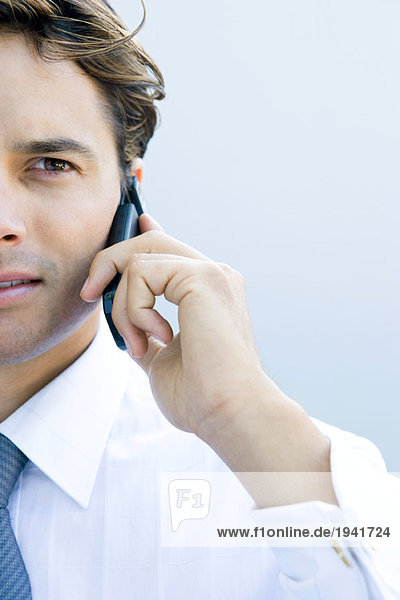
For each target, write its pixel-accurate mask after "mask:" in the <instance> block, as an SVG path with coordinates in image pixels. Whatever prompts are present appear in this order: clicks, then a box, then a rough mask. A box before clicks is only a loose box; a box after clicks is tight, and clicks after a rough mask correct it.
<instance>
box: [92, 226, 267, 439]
mask: <svg viewBox="0 0 400 600" xmlns="http://www.w3.org/2000/svg"><path fill="white" fill-rule="evenodd" d="M139 224H140V231H141V235H139V236H137V237H135V238H132V239H129V240H126V241H124V242H120V243H119V244H115V245H114V246H112V247H109V248H106V249H104V250H102V251H101V252H99V253H98V254H97V255H96V257H95V258H94V260H93V262H92V265H91V267H90V272H89V278H90V282H89V286H88V287H87V288H86V289H85V292H84V293H82V294H81V296H82V299H83V300H87V301H90V300H94V299H97V298H98V297H99V296H100V294H102V292H103V290H104V288H105V287H106V285H107V284H108V283H109V282H110V281H111V280H112V279H113V277H114V276H115V275H116V273H117V272H119V273H122V277H121V281H120V284H119V286H118V288H117V291H116V294H115V299H114V303H113V309H112V313H111V316H112V319H113V322H114V324H115V326H116V328H117V329H118V331H119V332H120V334H121V335H122V337H123V338H124V340H125V342H126V346H127V348H130V354H131V356H132V358H134V360H135V361H136V362H137V363H138V364H139V365H140V366H141V367H142V368H143V369H144V370H145V372H146V373H147V375H148V376H149V379H150V384H151V387H152V391H153V393H154V396H155V399H156V400H157V402H158V404H159V406H160V409H161V410H162V412H163V413H164V414H165V416H166V417H167V418H168V419H169V420H170V421H171V423H173V425H175V426H176V427H178V428H180V429H183V430H184V431H190V432H194V433H197V432H198V431H199V429H201V427H202V426H203V425H204V424H205V422H207V421H208V419H210V418H211V417H213V416H218V414H219V413H220V412H221V411H224V410H226V409H227V408H228V407H229V404H234V403H235V398H237V397H238V395H242V393H243V391H245V390H246V391H247V390H248V389H249V387H255V385H258V386H260V387H261V384H265V374H264V372H263V370H262V365H261V360H260V357H259V354H258V351H257V348H256V343H255V339H254V335H253V331H252V326H251V322H250V317H249V313H248V309H247V305H246V293H245V284H244V280H243V277H242V275H241V274H240V273H239V272H238V271H235V270H234V269H232V268H231V267H229V266H228V265H226V264H222V263H218V262H214V261H213V260H210V259H209V258H207V257H206V256H204V255H203V254H201V253H200V252H198V251H197V250H194V249H193V248H191V247H190V246H187V245H186V244H184V243H182V242H180V241H178V240H176V239H174V238H172V237H170V236H169V235H167V234H166V233H164V232H163V230H162V229H161V227H160V226H159V225H158V223H156V222H155V221H154V220H153V219H152V218H151V217H150V216H149V215H147V214H144V215H142V216H141V217H140V220H139ZM161 294H164V295H165V297H166V299H167V300H168V301H170V302H173V303H174V304H176V305H177V306H178V307H179V309H178V318H179V326H180V332H179V333H178V334H177V335H175V336H173V331H172V329H171V326H170V325H169V323H168V322H167V321H166V320H165V319H164V318H163V317H162V316H161V315H160V314H159V313H158V312H157V311H156V310H155V309H154V308H153V307H154V304H155V299H156V296H159V295H161ZM155 338H159V339H160V340H162V341H163V342H165V344H167V345H164V344H163V343H161V342H160V341H158V339H155Z"/></svg>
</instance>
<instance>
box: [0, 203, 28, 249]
mask: <svg viewBox="0 0 400 600" xmlns="http://www.w3.org/2000/svg"><path fill="white" fill-rule="evenodd" d="M3 199H4V196H3ZM3 199H2V197H1V194H0V248H1V249H4V248H6V247H7V248H11V247H12V246H17V245H18V244H20V243H21V242H22V241H23V240H24V239H25V238H26V235H27V231H26V227H25V223H24V220H23V218H22V215H21V214H18V210H17V207H16V206H15V203H9V202H6V201H5V200H3Z"/></svg>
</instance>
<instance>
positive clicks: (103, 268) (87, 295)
mask: <svg viewBox="0 0 400 600" xmlns="http://www.w3.org/2000/svg"><path fill="white" fill-rule="evenodd" d="M135 253H145V254H174V255H177V256H185V257H187V258H194V259H198V260H207V261H211V259H210V258H208V257H207V256H205V255H204V254H201V252H198V251H197V250H195V249H194V248H192V247H191V246H188V245H187V244H185V243H183V242H181V241H179V240H176V239H175V238H172V237H171V236H169V235H167V234H166V233H164V232H162V231H154V230H152V231H147V232H145V233H143V234H141V235H139V236H137V237H134V238H131V239H129V240H125V241H123V242H119V243H118V244H114V245H113V246H110V247H109V248H104V250H101V251H100V252H98V253H97V254H96V256H95V257H94V259H93V261H92V264H91V265H90V269H89V277H88V279H87V280H86V282H85V284H84V286H83V288H82V290H81V298H82V300H85V301H86V302H90V301H93V300H95V299H96V298H98V297H99V296H100V294H101V293H102V292H103V290H104V288H105V287H106V285H108V284H109V283H110V281H111V280H112V279H113V278H114V277H115V275H116V274H117V273H118V272H119V273H122V272H123V271H124V269H125V267H126V265H127V263H128V261H129V259H130V258H131V256H132V255H133V254H135Z"/></svg>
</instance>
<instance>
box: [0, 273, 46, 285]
mask: <svg viewBox="0 0 400 600" xmlns="http://www.w3.org/2000/svg"><path fill="white" fill-rule="evenodd" d="M13 281H40V277H38V276H37V275H34V274H32V273H24V272H23V271H9V272H6V271H3V272H0V283H2V282H3V283H4V282H8V283H10V282H13Z"/></svg>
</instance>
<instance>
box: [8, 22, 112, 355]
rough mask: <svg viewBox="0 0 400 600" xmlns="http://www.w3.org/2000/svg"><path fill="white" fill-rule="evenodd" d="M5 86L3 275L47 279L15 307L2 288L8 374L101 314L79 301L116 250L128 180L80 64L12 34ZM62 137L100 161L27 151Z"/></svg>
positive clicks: (97, 97)
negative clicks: (45, 54) (98, 262)
mask: <svg viewBox="0 0 400 600" xmlns="http://www.w3.org/2000/svg"><path fill="white" fill-rule="evenodd" d="M0 81H1V85H0V275H1V274H2V273H4V272H7V273H10V272H12V271H13V272H24V273H29V274H32V275H35V276H36V278H37V279H41V282H40V284H38V285H37V286H36V287H35V288H34V290H33V291H32V292H31V293H28V294H26V295H24V296H21V297H20V298H19V299H18V300H17V301H15V300H14V301H11V302H10V301H8V300H7V301H6V303H5V304H4V303H2V300H1V288H0V365H1V364H10V363H14V362H20V361H25V360H28V359H30V358H33V357H35V356H37V355H39V354H42V353H43V352H45V351H46V350H48V349H50V348H52V347H53V346H54V345H56V344H58V343H60V342H61V341H62V340H63V339H65V338H66V337H67V336H68V335H70V334H72V333H73V332H74V331H75V330H76V329H77V328H78V327H79V326H80V325H82V324H83V323H84V321H86V320H87V318H88V317H89V315H90V314H91V313H92V312H93V311H94V309H95V308H96V307H97V306H98V303H95V304H87V303H86V302H83V301H82V300H81V298H80V296H79V292H80V289H81V287H82V285H83V283H84V281H85V279H86V277H87V275H88V272H89V267H90V264H91V262H92V260H93V258H94V256H95V254H96V253H97V252H98V251H99V250H101V249H102V248H104V246H105V244H106V241H107V237H108V233H109V229H110V226H111V222H112V218H113V215H114V213H115V210H116V208H117V205H118V202H119V196H120V180H119V171H118V160H117V151H116V147H115V142H114V138H113V133H112V128H111V126H110V124H109V123H108V122H107V121H106V119H105V117H104V115H103V114H102V111H101V108H100V94H99V92H98V90H97V88H96V86H95V84H94V82H93V81H92V80H91V79H90V78H89V77H87V76H85V74H84V73H83V72H82V71H80V69H79V68H78V67H77V66H76V65H75V64H74V63H72V62H70V61H68V62H52V63H50V62H44V61H42V60H41V59H40V58H38V57H37V56H36V55H35V53H34V52H33V51H32V49H31V47H30V46H29V45H27V44H26V42H25V40H24V38H23V37H22V36H19V35H10V34H2V35H0ZM56 138H57V139H61V138H69V139H72V140H75V141H76V142H79V144H81V145H84V146H86V147H88V148H89V149H90V150H91V152H92V154H93V156H92V155H89V154H88V155H86V154H82V153H79V152H77V151H76V150H73V149H72V150H71V149H66V150H63V151H59V152H54V151H53V150H52V149H50V148H44V150H43V148H42V149H39V150H37V149H35V148H28V147H27V145H28V144H29V143H31V142H34V141H43V142H44V141H45V140H50V139H56ZM49 158H50V159H57V160H55V161H54V160H49Z"/></svg>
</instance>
